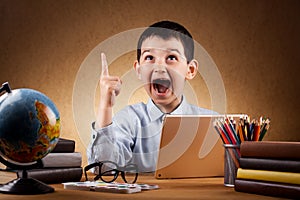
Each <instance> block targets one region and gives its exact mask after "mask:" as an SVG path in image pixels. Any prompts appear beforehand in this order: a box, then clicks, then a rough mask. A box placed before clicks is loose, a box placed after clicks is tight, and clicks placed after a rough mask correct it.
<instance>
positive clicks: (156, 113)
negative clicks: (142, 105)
mask: <svg viewBox="0 0 300 200" xmlns="http://www.w3.org/2000/svg"><path fill="white" fill-rule="evenodd" d="M187 104H188V103H187V101H186V100H185V98H184V96H183V97H182V101H181V103H180V104H179V106H178V107H177V108H176V109H175V110H174V111H173V112H171V113H169V114H171V115H181V114H183V111H184V110H185V108H186V106H187ZM147 111H148V114H149V117H150V120H151V121H155V120H157V119H158V118H161V117H162V116H164V115H165V114H166V113H163V112H162V111H161V110H160V109H159V108H158V107H157V106H156V105H155V104H154V103H153V101H152V99H149V100H148V103H147Z"/></svg>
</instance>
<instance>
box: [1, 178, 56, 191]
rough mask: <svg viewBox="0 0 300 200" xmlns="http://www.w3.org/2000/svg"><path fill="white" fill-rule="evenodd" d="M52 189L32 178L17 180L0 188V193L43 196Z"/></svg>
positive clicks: (52, 189)
mask: <svg viewBox="0 0 300 200" xmlns="http://www.w3.org/2000/svg"><path fill="white" fill-rule="evenodd" d="M51 192H54V188H52V187H50V186H48V185H46V184H45V183H42V182H40V181H38V180H36V179H33V178H17V179H15V180H12V181H10V182H8V183H6V184H3V185H1V186H0V193H6V194H22V195H24V194H28V195H31V194H45V193H51Z"/></svg>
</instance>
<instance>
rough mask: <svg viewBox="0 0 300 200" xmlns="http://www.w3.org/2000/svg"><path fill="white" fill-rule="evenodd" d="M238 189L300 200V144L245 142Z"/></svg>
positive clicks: (241, 147)
mask: <svg viewBox="0 0 300 200" xmlns="http://www.w3.org/2000/svg"><path fill="white" fill-rule="evenodd" d="M240 151H241V158H240V167H239V168H238V171H237V176H236V180H235V190H236V191H238V192H246V193H254V194H260V195H267V196H276V197H285V198H299V197H300V142H279V141H262V142H253V141H251V142H247V141H245V142H243V143H242V144H241V146H240Z"/></svg>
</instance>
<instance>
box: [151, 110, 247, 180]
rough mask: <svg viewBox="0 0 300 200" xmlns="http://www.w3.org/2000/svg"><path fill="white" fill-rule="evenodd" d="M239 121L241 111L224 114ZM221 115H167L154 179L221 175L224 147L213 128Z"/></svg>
mask: <svg viewBox="0 0 300 200" xmlns="http://www.w3.org/2000/svg"><path fill="white" fill-rule="evenodd" d="M226 116H227V117H233V119H234V120H236V121H237V122H238V120H239V119H240V118H241V117H244V116H245V115H243V114H234V115H226ZM220 117H222V118H224V115H184V116H179V115H167V116H166V118H165V120H164V125H163V129H162V134H161V141H160V150H159V152H158V160H157V166H156V171H155V177H156V178H157V179H165V178H192V177H216V176H224V148H223V143H222V140H221V139H220V137H219V135H218V133H217V132H216V130H215V129H214V126H213V123H214V120H215V119H216V118H220Z"/></svg>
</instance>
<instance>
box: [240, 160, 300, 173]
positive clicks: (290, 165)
mask: <svg viewBox="0 0 300 200" xmlns="http://www.w3.org/2000/svg"><path fill="white" fill-rule="evenodd" d="M240 168H244V169H258V170H269V171H284V172H300V161H295V160H275V159H264V158H240Z"/></svg>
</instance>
